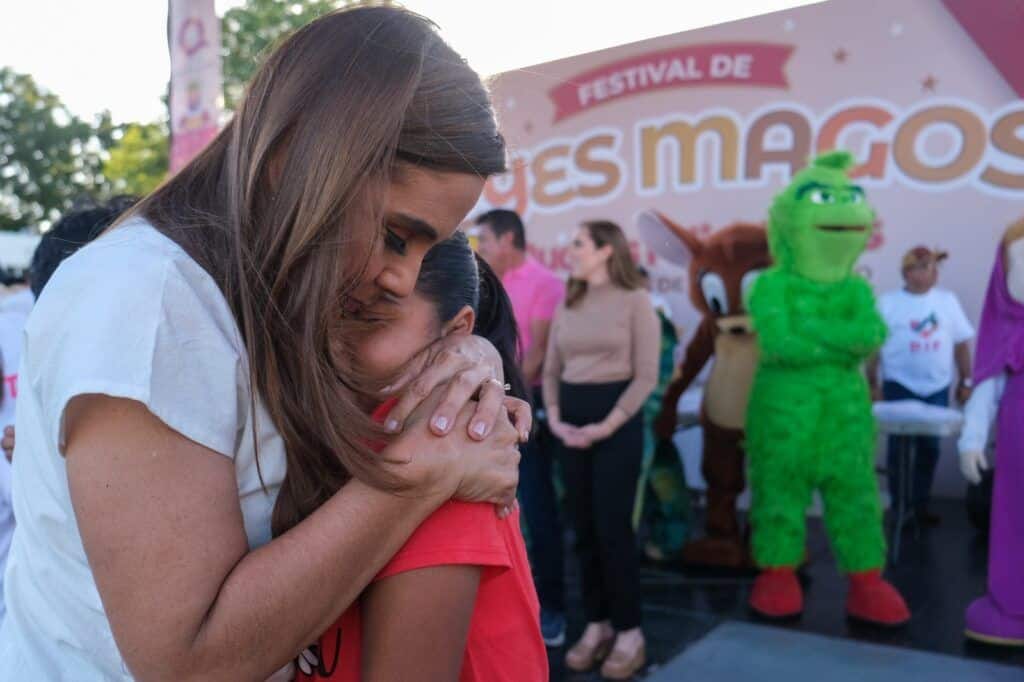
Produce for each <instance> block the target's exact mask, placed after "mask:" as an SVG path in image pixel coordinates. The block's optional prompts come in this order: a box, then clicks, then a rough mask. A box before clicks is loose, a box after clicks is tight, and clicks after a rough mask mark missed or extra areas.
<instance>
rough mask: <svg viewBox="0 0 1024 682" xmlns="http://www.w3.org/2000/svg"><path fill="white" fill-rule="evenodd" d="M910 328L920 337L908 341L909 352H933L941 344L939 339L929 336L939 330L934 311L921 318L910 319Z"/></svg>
mask: <svg viewBox="0 0 1024 682" xmlns="http://www.w3.org/2000/svg"><path fill="white" fill-rule="evenodd" d="M910 329H911V330H912V331H913V332H914V333H915V334H917V335H918V337H920V340H913V341H911V342H910V352H911V353H921V352H929V351H930V352H934V351H937V350H938V349H939V348H940V347H941V346H942V342H941V341H939V340H938V339H932V338H930V337H931V336H932V335H933V334H935V332H937V331H938V330H939V318H938V317H937V316H936V315H935V312H934V311H933V312H931V313H930V314H929V315H928V317H926V318H924V319H923V320H911V321H910Z"/></svg>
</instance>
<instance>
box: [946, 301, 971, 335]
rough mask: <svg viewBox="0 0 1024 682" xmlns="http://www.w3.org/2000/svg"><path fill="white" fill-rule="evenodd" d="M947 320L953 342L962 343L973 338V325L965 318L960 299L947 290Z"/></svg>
mask: <svg viewBox="0 0 1024 682" xmlns="http://www.w3.org/2000/svg"><path fill="white" fill-rule="evenodd" d="M949 321H950V325H951V330H952V336H953V343H963V342H964V341H970V340H971V339H973V338H974V327H973V326H972V325H971V322H970V320H968V319H967V315H966V313H964V309H963V307H962V306H961V305H960V300H959V299H958V298H957V297H956V294H954V293H952V292H949Z"/></svg>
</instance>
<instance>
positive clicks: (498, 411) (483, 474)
mask: <svg viewBox="0 0 1024 682" xmlns="http://www.w3.org/2000/svg"><path fill="white" fill-rule="evenodd" d="M505 159H506V149H505V145H504V141H503V139H502V137H501V135H500V134H499V132H498V128H497V122H496V121H495V118H494V112H493V109H492V107H491V105H490V102H489V99H488V95H487V91H486V89H485V88H484V86H483V84H482V82H481V81H480V78H479V76H478V75H477V74H476V73H474V72H473V71H472V69H470V68H469V66H468V65H467V64H466V62H465V60H463V59H462V58H461V57H459V55H458V54H456V53H455V52H454V51H453V50H452V49H451V48H450V47H449V46H448V45H447V44H446V43H445V42H444V41H443V40H442V39H441V37H440V36H439V35H438V33H437V32H436V29H435V28H434V27H433V26H432V25H431V24H430V23H429V22H428V21H427V20H426V19H424V18H422V17H419V16H418V15H414V14H412V13H410V12H407V11H405V10H401V9H398V8H392V7H382V6H372V7H368V6H359V7H356V8H352V9H345V10H341V11H337V12H332V13H329V14H326V15H324V16H322V17H320V18H319V19H317V20H315V21H313V22H311V23H309V24H307V25H305V26H304V27H302V28H301V29H299V30H298V31H296V32H295V33H294V34H292V35H291V36H290V37H289V38H287V39H286V40H285V41H283V42H282V43H281V44H280V45H279V46H278V47H277V48H276V49H275V50H274V51H273V52H272V53H271V54H270V55H269V56H268V57H267V59H266V61H265V62H264V64H263V65H262V66H261V68H260V69H259V70H258V71H257V74H256V76H255V77H254V79H253V81H252V82H251V83H250V84H249V87H248V88H247V89H246V92H245V95H244V97H243V98H242V101H241V102H240V104H239V106H238V108H237V110H236V112H235V115H234V117H233V118H232V119H231V120H230V121H229V122H228V123H227V124H226V126H225V128H224V129H223V130H222V131H221V132H220V133H219V134H218V135H217V137H216V138H214V139H213V140H212V141H211V142H210V143H209V145H207V146H206V147H205V148H204V149H203V150H202V151H201V152H200V153H199V154H198V156H196V157H195V158H194V159H192V160H191V161H190V162H189V163H188V164H187V165H186V166H185V167H184V168H182V169H181V170H179V171H178V172H177V173H176V174H175V175H173V176H172V177H170V178H169V179H168V180H167V181H166V182H165V183H164V184H163V185H161V186H160V187H159V188H158V189H157V190H155V191H154V193H153V194H151V195H150V196H148V197H146V198H144V199H143V200H142V201H141V202H140V203H139V204H138V205H136V206H135V207H134V208H133V209H131V211H129V214H128V216H126V217H124V218H122V220H121V222H119V224H116V225H114V226H112V227H111V228H110V229H109V230H108V231H107V232H106V233H104V234H103V235H102V236H100V237H99V238H97V239H96V240H94V241H93V242H92V243H90V244H88V245H87V246H85V247H83V248H82V249H80V250H79V251H78V252H77V253H75V254H74V255H73V256H71V257H70V258H68V259H67V260H65V261H64V262H63V263H62V264H61V266H60V268H59V269H58V270H57V272H56V274H54V276H53V277H52V278H51V280H50V281H49V282H48V283H47V286H46V289H45V290H44V291H43V293H42V295H41V296H40V297H39V300H38V301H37V302H36V306H35V308H34V309H33V311H32V313H31V315H30V316H29V319H28V322H27V323H26V327H25V335H24V344H23V350H22V363H21V370H20V377H19V379H20V382H19V387H20V393H19V402H18V413H17V438H18V442H17V446H16V452H15V454H14V468H13V487H14V513H15V515H16V517H17V521H18V525H17V527H16V529H15V532H14V538H13V540H12V544H11V551H10V556H9V558H8V564H7V572H6V574H5V584H4V593H5V599H6V603H7V616H6V617H5V619H4V622H3V624H2V625H0V680H14V679H19V680H20V679H26V680H27V679H32V680H75V681H76V682H99V681H101V680H102V681H104V682H106V681H119V682H124V681H127V680H131V679H135V678H138V679H146V680H157V679H158V680H199V679H202V680H212V679H225V680H266V679H267V678H268V677H270V676H271V675H275V674H276V673H278V672H279V671H281V670H282V668H285V669H287V668H288V667H290V665H291V661H292V659H293V658H294V657H295V656H297V655H298V654H299V652H300V651H302V650H303V649H304V648H305V647H307V646H308V645H309V644H310V643H311V642H314V641H316V639H317V638H318V637H319V635H320V634H321V633H322V632H324V631H325V630H326V629H327V628H328V626H330V625H331V624H332V623H334V622H335V621H336V620H337V618H338V617H339V616H340V615H341V614H342V612H344V611H345V610H346V609H347V608H348V607H349V605H351V604H352V603H353V602H354V600H356V599H357V598H358V596H359V595H360V593H361V592H362V591H363V590H364V589H365V587H366V586H367V584H368V583H369V582H370V581H371V580H372V579H373V577H374V576H375V575H377V573H378V572H379V571H380V570H381V568H382V567H383V566H384V565H385V564H386V563H387V562H388V561H389V560H390V559H391V557H392V556H394V554H395V552H396V551H397V550H398V549H399V548H400V547H401V546H402V545H403V544H404V543H405V541H406V540H407V539H408V538H409V536H410V534H411V533H412V531H413V530H414V529H415V528H416V527H418V526H419V525H420V523H421V522H422V521H423V520H424V519H425V518H426V517H427V516H429V515H430V514H432V513H433V512H434V510H436V509H437V508H439V507H440V506H441V505H442V504H444V503H445V502H446V501H447V500H448V499H450V498H456V499H460V500H464V501H476V502H493V503H495V504H497V505H498V511H499V512H501V513H503V514H507V513H508V512H510V511H511V509H510V507H511V505H512V503H513V501H514V499H515V487H516V483H517V480H518V474H517V472H518V462H519V454H518V450H517V447H518V442H520V441H521V440H525V435H526V434H528V433H529V430H530V427H531V424H530V415H529V406H528V405H527V404H526V403H525V402H523V401H517V400H514V399H510V398H507V397H506V395H505V391H504V388H503V385H504V381H503V374H502V371H501V359H500V357H499V356H498V354H497V352H496V351H495V349H494V347H493V346H492V345H490V344H489V343H488V342H487V341H485V340H483V339H479V338H473V337H467V336H464V337H461V338H460V339H459V340H458V341H452V342H439V343H438V344H437V345H435V346H434V347H432V348H431V352H429V353H427V354H426V355H425V357H422V358H420V360H421V362H419V363H417V364H416V366H415V367H410V368H408V369H409V370H410V371H408V372H407V373H403V374H400V375H397V376H395V377H393V378H391V379H390V380H389V382H390V383H389V384H388V385H380V386H378V385H377V383H376V382H371V380H370V378H369V377H367V376H366V373H365V372H364V371H363V370H362V366H361V364H360V359H359V357H358V355H357V354H356V353H355V352H354V348H355V347H356V342H357V341H358V339H359V338H363V337H362V336H361V335H362V334H364V333H365V332H366V331H367V330H370V329H375V328H378V327H379V326H380V325H382V324H386V323H387V320H386V319H383V318H382V316H381V315H379V314H377V315H375V314H374V310H375V309H376V308H374V305H375V304H381V303H386V302H388V301H391V300H394V299H402V298H404V297H406V296H409V295H411V293H412V291H413V288H414V286H415V283H416V280H417V276H418V273H419V269H420V264H421V263H422V260H423V257H424V255H425V254H426V252H427V251H428V250H429V249H430V247H431V246H433V244H434V243H436V242H437V241H439V240H441V239H445V238H447V237H448V236H450V235H451V234H452V233H453V232H454V231H455V230H456V229H457V227H458V225H459V224H460V223H461V222H462V220H463V218H464V217H465V216H466V214H467V213H469V211H470V210H471V209H472V207H473V206H474V205H475V204H476V202H477V200H478V199H479V197H480V193H481V191H482V189H483V186H484V182H485V180H486V177H487V176H488V175H491V174H494V173H498V172H502V171H503V170H504V169H505ZM410 382H413V383H412V384H411V386H410ZM406 388H409V390H406ZM435 389H437V390H435ZM364 390H376V391H378V392H379V393H380V395H382V396H385V395H391V394H394V393H396V392H401V395H402V398H401V399H400V400H399V401H398V403H397V405H396V406H395V407H394V408H393V410H392V412H391V413H390V414H389V417H388V421H387V422H386V423H385V424H384V425H383V427H382V426H380V425H377V424H375V423H374V422H373V421H372V420H371V419H370V417H369V416H368V415H367V414H366V413H365V411H364V409H363V405H362V404H361V403H360V402H359V396H360V395H361V394H362V393H361V391H364ZM474 398H478V400H474ZM508 415H511V417H509V416H508ZM382 428H383V429H384V430H386V431H387V432H388V434H385V433H384V432H383V430H382ZM380 440H386V441H387V445H386V446H385V447H384V449H383V450H382V451H381V453H382V454H381V455H378V454H376V453H374V452H373V451H372V449H371V448H370V443H372V442H379V441H380ZM435 592H436V591H431V590H427V591H421V593H419V594H417V595H415V596H414V597H407V598H417V599H420V600H421V602H420V603H421V604H422V603H427V604H428V605H429V604H430V603H433V602H430V601H429V600H430V599H431V598H432V597H434V596H436V597H438V598H443V595H435ZM402 596H404V595H402ZM398 598H401V596H399V597H398ZM424 599H425V600H428V601H427V602H423V601H422V600H424ZM426 648H429V646H428V647H426ZM441 663H445V662H444V661H441ZM435 665H436V663H435ZM287 673H288V671H287V670H285V671H284V674H285V675H287ZM422 677H423V678H424V679H436V678H437V677H438V675H437V673H436V672H434V670H433V668H432V667H431V661H429V660H428V661H426V662H425V663H424V670H423V675H422Z"/></svg>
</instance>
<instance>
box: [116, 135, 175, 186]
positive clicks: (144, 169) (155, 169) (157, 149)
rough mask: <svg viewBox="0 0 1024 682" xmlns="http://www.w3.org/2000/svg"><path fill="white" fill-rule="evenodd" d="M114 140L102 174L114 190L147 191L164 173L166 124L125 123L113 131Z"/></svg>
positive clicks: (166, 162)
mask: <svg viewBox="0 0 1024 682" xmlns="http://www.w3.org/2000/svg"><path fill="white" fill-rule="evenodd" d="M114 137H115V139H116V141H115V142H114V145H113V146H112V147H111V148H110V156H109V158H107V160H106V162H105V163H104V164H103V175H104V176H106V177H107V179H108V180H109V182H110V191H111V192H113V193H115V194H132V195H135V196H142V195H144V194H149V193H150V192H152V191H153V190H154V189H156V186H157V185H159V184H160V183H161V182H162V181H163V179H164V178H165V177H166V176H167V167H168V163H169V154H168V148H167V147H168V145H167V142H168V140H167V126H166V124H163V123H129V124H127V125H125V126H123V127H122V128H121V129H120V130H118V131H117V132H116V133H115V135H114Z"/></svg>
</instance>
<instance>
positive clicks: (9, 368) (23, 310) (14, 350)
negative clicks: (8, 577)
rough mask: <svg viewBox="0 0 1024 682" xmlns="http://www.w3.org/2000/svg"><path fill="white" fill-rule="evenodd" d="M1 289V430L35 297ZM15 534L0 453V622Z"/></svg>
mask: <svg viewBox="0 0 1024 682" xmlns="http://www.w3.org/2000/svg"><path fill="white" fill-rule="evenodd" d="M2 289H3V290H2V291H0V370H2V371H0V375H2V376H0V378H2V380H3V384H2V385H0V432H3V431H4V430H5V429H6V428H7V427H13V426H14V404H15V402H16V401H17V399H18V365H19V364H20V362H21V335H22V332H23V330H24V328H25V320H27V319H28V313H29V311H30V310H31V309H32V302H33V301H34V300H35V299H34V298H33V296H32V292H31V291H29V288H28V286H27V285H24V284H19V285H15V286H9V287H2ZM12 535H14V508H13V507H12V505H11V462H10V460H9V459H8V458H7V456H6V453H4V455H3V456H0V622H3V619H4V613H5V609H4V594H3V588H4V575H3V573H4V566H5V565H6V563H7V552H8V550H9V549H10V546H11V536H12Z"/></svg>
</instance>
